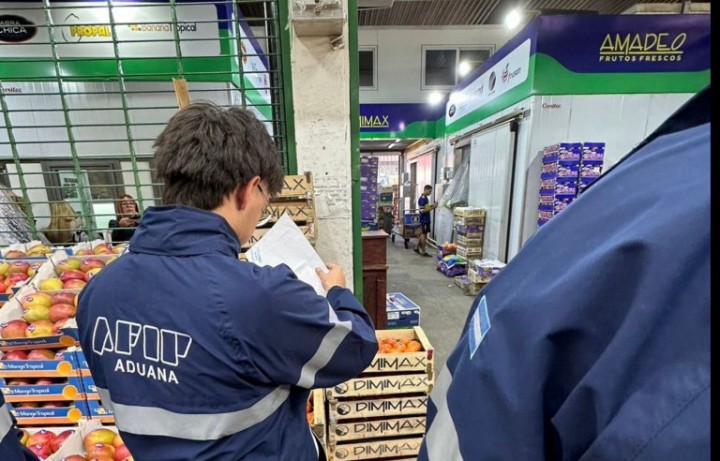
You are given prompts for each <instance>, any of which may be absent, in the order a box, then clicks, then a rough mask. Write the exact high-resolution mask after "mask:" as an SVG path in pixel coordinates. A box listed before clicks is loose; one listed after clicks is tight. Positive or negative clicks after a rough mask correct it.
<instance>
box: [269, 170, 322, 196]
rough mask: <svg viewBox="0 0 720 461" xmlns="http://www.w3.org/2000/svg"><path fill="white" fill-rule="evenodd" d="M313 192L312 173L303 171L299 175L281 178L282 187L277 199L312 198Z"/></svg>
mask: <svg viewBox="0 0 720 461" xmlns="http://www.w3.org/2000/svg"><path fill="white" fill-rule="evenodd" d="M314 193H315V186H314V184H313V177H312V173H309V172H307V173H304V174H300V175H291V176H285V178H284V179H283V188H282V189H281V190H280V194H278V197H277V200H281V199H297V198H308V199H309V198H312V197H313V196H314Z"/></svg>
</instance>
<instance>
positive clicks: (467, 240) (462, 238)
mask: <svg viewBox="0 0 720 461" xmlns="http://www.w3.org/2000/svg"><path fill="white" fill-rule="evenodd" d="M456 243H457V244H458V246H462V247H465V248H482V246H483V239H482V237H479V238H472V237H468V236H467V235H463V234H458V235H457V242H456Z"/></svg>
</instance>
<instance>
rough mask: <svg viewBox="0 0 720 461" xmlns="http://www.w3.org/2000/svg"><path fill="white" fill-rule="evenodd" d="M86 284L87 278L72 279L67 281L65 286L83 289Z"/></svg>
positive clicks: (68, 288) (71, 288) (69, 288)
mask: <svg viewBox="0 0 720 461" xmlns="http://www.w3.org/2000/svg"><path fill="white" fill-rule="evenodd" d="M85 285H87V282H86V281H85V280H78V279H72V280H68V281H67V282H65V285H64V286H63V288H65V289H66V290H79V289H82V288H83V287H84V286H85Z"/></svg>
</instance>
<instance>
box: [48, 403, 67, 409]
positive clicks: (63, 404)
mask: <svg viewBox="0 0 720 461" xmlns="http://www.w3.org/2000/svg"><path fill="white" fill-rule="evenodd" d="M66 406H67V403H65V402H47V403H44V404H43V406H42V407H43V408H63V407H66Z"/></svg>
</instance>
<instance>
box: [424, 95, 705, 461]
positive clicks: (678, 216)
mask: <svg viewBox="0 0 720 461" xmlns="http://www.w3.org/2000/svg"><path fill="white" fill-rule="evenodd" d="M709 213H710V89H709V87H708V88H707V89H706V90H704V91H702V92H701V93H699V94H698V95H696V96H695V97H694V98H693V99H691V100H690V101H689V102H688V103H687V104H686V105H684V106H683V107H681V108H680V109H679V110H678V111H677V112H676V113H675V114H674V115H673V116H672V117H671V118H670V119H668V121H666V122H665V123H664V124H663V125H662V126H661V127H660V128H658V130H656V131H655V132H654V133H653V134H652V135H651V136H650V137H649V138H648V139H646V140H645V141H644V142H643V143H641V145H639V146H638V147H637V148H636V149H635V150H634V151H633V152H631V153H630V154H629V155H628V156H627V157H625V158H624V159H623V160H622V161H621V163H619V164H618V165H616V166H615V167H614V168H612V169H611V170H610V171H608V172H607V173H606V174H605V175H604V176H602V177H601V178H600V179H599V180H598V181H597V182H596V183H594V184H593V185H592V186H591V187H589V188H588V189H587V190H586V191H585V192H584V193H583V194H582V195H581V196H580V197H579V198H578V199H577V201H575V202H574V203H573V204H572V205H570V206H569V207H568V208H567V209H566V210H564V211H563V212H562V213H560V214H559V215H558V216H556V217H554V218H553V219H552V220H551V221H550V222H549V223H547V224H546V225H545V226H543V227H542V228H540V229H539V230H538V231H537V232H536V234H535V235H534V236H533V237H532V238H531V239H530V240H529V241H528V242H527V244H526V245H525V247H524V248H523V249H522V250H521V251H520V252H519V253H518V255H517V256H515V258H513V259H512V261H511V262H510V263H509V264H508V265H507V266H506V267H505V268H504V269H503V271H502V272H501V273H500V274H499V275H498V276H497V277H496V278H495V279H494V280H493V281H492V282H490V283H489V284H488V285H487V286H486V287H485V289H484V290H483V291H482V292H480V293H479V294H478V296H477V298H476V299H475V301H474V303H473V306H472V308H471V310H470V314H469V317H468V320H467V323H466V325H465V327H464V330H463V332H462V336H461V337H460V340H459V342H458V344H457V345H456V347H455V349H454V351H453V352H452V354H451V355H450V357H449V358H448V360H447V364H446V366H445V367H444V368H443V369H442V370H440V371H439V376H438V379H437V382H436V385H435V388H434V390H433V392H432V395H431V403H430V405H429V409H428V429H427V432H426V436H425V439H424V441H423V444H422V447H421V452H420V456H419V458H418V459H419V460H421V461H426V460H431V461H459V460H466V461H482V460H513V461H520V460H544V459H547V460H620V459H623V460H633V461H641V460H648V461H659V460H681V459H682V460H693V461H700V460H709V459H710V432H709V431H710V278H709V276H710V217H709Z"/></svg>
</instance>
